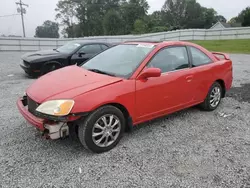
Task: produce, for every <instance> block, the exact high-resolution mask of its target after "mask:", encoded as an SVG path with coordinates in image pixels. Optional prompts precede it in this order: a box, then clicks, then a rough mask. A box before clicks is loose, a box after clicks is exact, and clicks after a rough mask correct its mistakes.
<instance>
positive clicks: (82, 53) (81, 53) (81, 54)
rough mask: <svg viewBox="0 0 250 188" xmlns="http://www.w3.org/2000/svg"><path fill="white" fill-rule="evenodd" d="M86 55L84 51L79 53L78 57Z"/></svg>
mask: <svg viewBox="0 0 250 188" xmlns="http://www.w3.org/2000/svg"><path fill="white" fill-rule="evenodd" d="M85 54H86V53H85V52H83V51H81V52H78V56H79V57H82V56H83V55H85Z"/></svg>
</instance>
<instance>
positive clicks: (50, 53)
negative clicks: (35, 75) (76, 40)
mask: <svg viewBox="0 0 250 188" xmlns="http://www.w3.org/2000/svg"><path fill="white" fill-rule="evenodd" d="M62 55H66V54H63V53H61V52H58V51H55V50H41V51H36V52H31V53H26V54H24V55H23V56H22V59H23V60H25V61H29V62H32V61H35V60H39V59H45V58H55V57H58V56H62Z"/></svg>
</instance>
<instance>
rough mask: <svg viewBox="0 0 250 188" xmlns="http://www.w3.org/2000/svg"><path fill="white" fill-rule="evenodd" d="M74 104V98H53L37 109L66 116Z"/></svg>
mask: <svg viewBox="0 0 250 188" xmlns="http://www.w3.org/2000/svg"><path fill="white" fill-rule="evenodd" d="M74 104H75V102H74V101H73V100H52V101H47V102H44V103H42V104H41V105H39V106H38V107H37V109H36V111H38V112H41V113H43V114H48V115H53V116H66V115H68V114H69V113H70V111H71V110H72V108H73V106H74Z"/></svg>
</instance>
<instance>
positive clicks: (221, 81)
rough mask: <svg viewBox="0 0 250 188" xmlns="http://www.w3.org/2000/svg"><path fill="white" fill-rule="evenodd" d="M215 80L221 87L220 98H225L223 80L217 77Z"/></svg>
mask: <svg viewBox="0 0 250 188" xmlns="http://www.w3.org/2000/svg"><path fill="white" fill-rule="evenodd" d="M215 82H218V83H219V84H220V85H221V88H222V98H225V96H226V85H225V82H224V80H222V79H218V80H216V81H215Z"/></svg>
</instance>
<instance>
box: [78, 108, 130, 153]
mask: <svg viewBox="0 0 250 188" xmlns="http://www.w3.org/2000/svg"><path fill="white" fill-rule="evenodd" d="M101 118H104V119H105V120H106V124H105V123H104V120H103V119H101ZM117 122H118V123H117ZM97 123H98V125H100V126H97ZM108 125H109V126H108ZM111 125H113V126H114V127H113V128H112V126H111ZM98 130H99V131H98ZM124 131H125V118H124V115H123V113H122V112H121V111H120V110H119V109H118V108H116V107H114V106H110V105H109V106H104V107H101V108H99V109H97V110H95V111H94V112H93V113H91V114H90V115H89V116H88V117H87V118H86V119H85V120H83V121H82V123H80V124H79V126H78V138H79V140H80V142H81V144H82V145H83V146H84V147H85V148H86V149H87V150H89V151H91V152H94V153H103V152H107V151H109V150H111V149H113V148H114V147H115V146H116V145H117V144H118V143H119V141H120V140H121V138H122V136H123V133H124ZM94 133H95V135H96V136H94ZM112 138H113V139H112ZM95 141H96V142H95ZM105 141H107V142H105ZM98 142H99V143H98Z"/></svg>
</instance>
